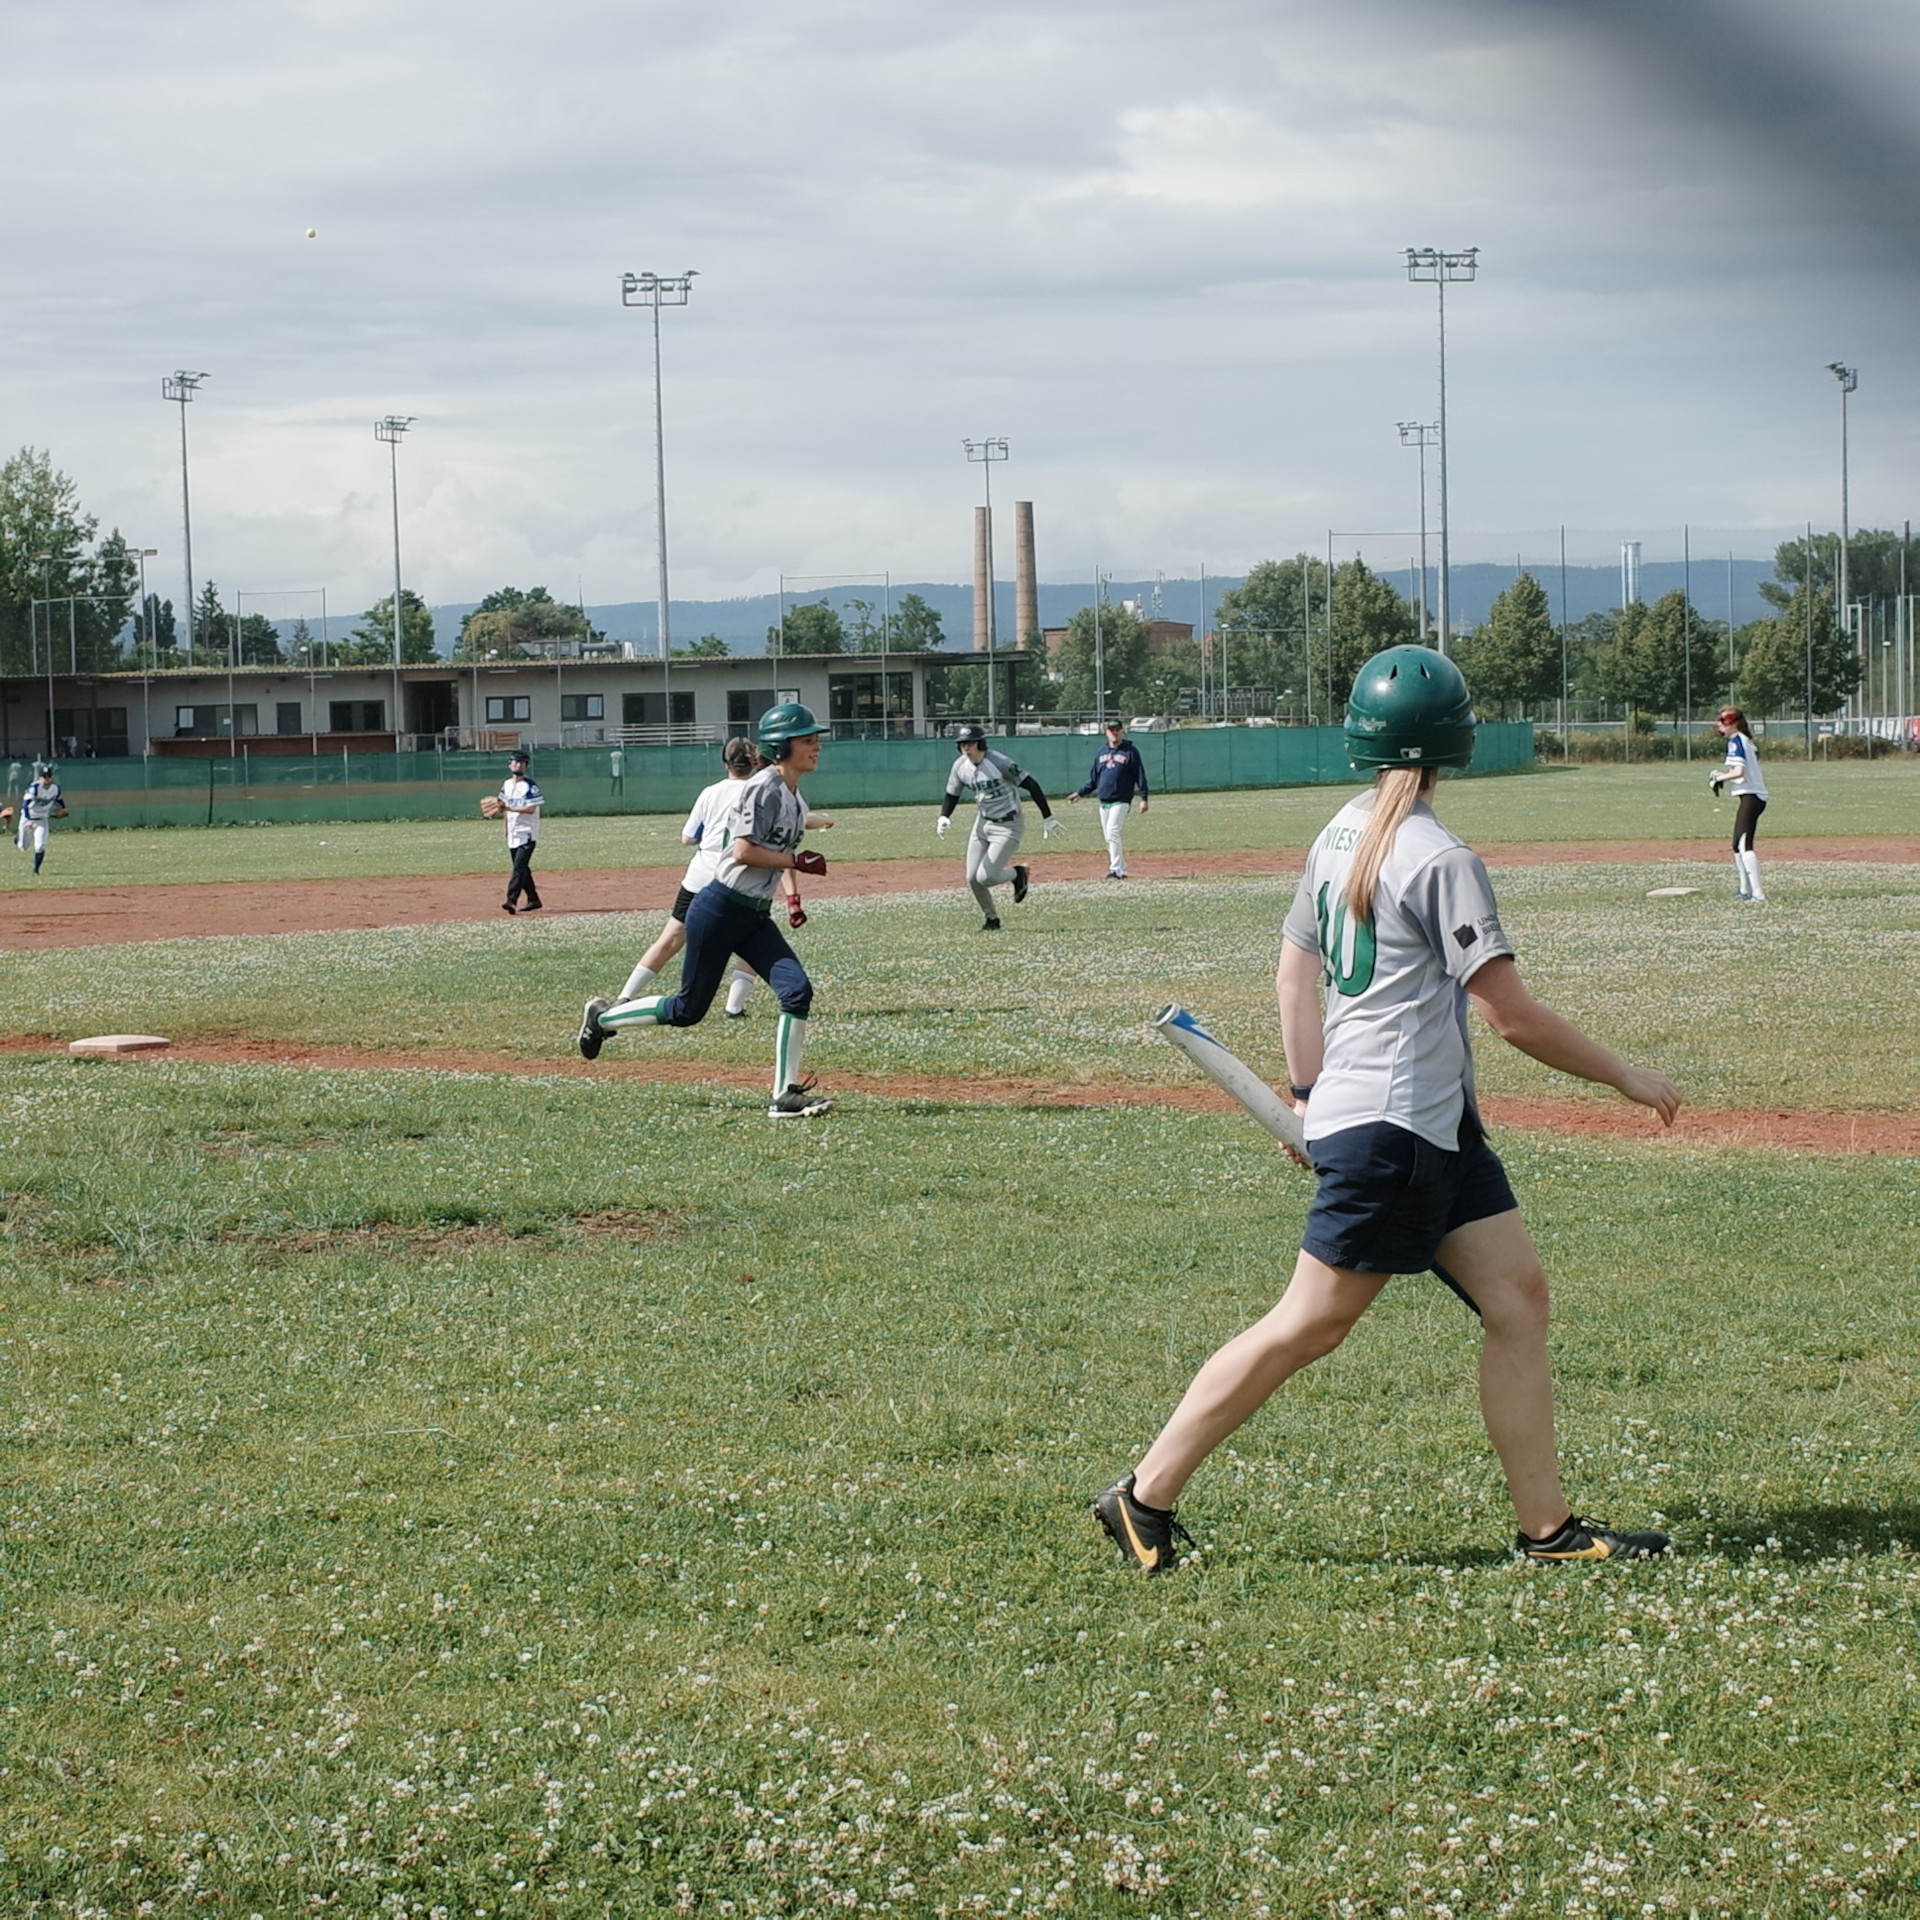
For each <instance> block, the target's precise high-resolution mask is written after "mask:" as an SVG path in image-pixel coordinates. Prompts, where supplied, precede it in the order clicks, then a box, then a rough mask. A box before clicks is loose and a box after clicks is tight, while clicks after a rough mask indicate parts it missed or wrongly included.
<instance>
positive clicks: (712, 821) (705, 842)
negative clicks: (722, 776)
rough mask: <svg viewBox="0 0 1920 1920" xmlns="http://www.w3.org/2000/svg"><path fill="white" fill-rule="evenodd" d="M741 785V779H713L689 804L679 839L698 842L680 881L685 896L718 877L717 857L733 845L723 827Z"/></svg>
mask: <svg viewBox="0 0 1920 1920" xmlns="http://www.w3.org/2000/svg"><path fill="white" fill-rule="evenodd" d="M745 785H746V782H745V781H744V780H734V779H726V780H716V781H715V782H714V783H713V785H712V786H710V787H703V788H702V789H701V791H700V797H699V799H697V800H696V801H695V802H694V803H693V807H692V810H691V811H690V812H689V813H688V815H687V824H686V825H685V826H684V827H682V828H681V829H680V838H681V839H682V840H697V841H698V842H699V846H698V849H697V851H696V852H695V853H694V856H693V858H692V859H691V860H689V861H688V862H687V871H686V874H685V877H684V878H683V879H682V880H681V882H680V884H681V885H682V886H683V887H685V888H686V890H687V891H688V892H689V893H698V892H699V891H700V889H701V888H702V887H704V886H707V885H709V884H711V882H712V881H713V880H714V879H716V878H717V877H718V875H719V872H720V856H721V855H722V854H723V853H725V852H726V850H727V848H728V847H729V846H730V845H731V844H732V842H733V832H732V829H731V828H730V827H729V826H728V824H727V822H728V817H729V815H730V814H731V813H732V811H733V803H734V799H735V797H736V796H737V795H738V794H739V791H740V789H741V788H742V787H743V786H745Z"/></svg>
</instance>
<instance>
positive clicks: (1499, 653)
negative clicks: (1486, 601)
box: [1454, 573, 1560, 719]
mask: <svg viewBox="0 0 1920 1920" xmlns="http://www.w3.org/2000/svg"><path fill="white" fill-rule="evenodd" d="M1454 658H1455V660H1456V661H1457V663H1458V665H1459V667H1460V671H1461V672H1462V673H1464V674H1465V675H1466V676H1467V685H1468V686H1470V687H1471V688H1472V689H1473V699H1474V705H1475V706H1476V707H1477V708H1479V710H1480V711H1481V712H1482V713H1497V714H1499V715H1500V716H1501V717H1502V718H1503V719H1515V718H1517V717H1518V716H1519V714H1520V711H1521V709H1523V708H1525V707H1528V706H1531V705H1534V704H1537V703H1544V702H1546V701H1549V700H1554V699H1557V698H1558V697H1559V693H1560V635H1559V633H1558V631H1557V630H1556V629H1555V627H1554V624H1553V610H1552V608H1551V606H1550V605H1549V604H1548V601H1547V590H1546V588H1545V587H1543V586H1542V585H1541V584H1540V582H1539V581H1538V580H1536V579H1535V578H1534V577H1533V575H1532V574H1530V573H1523V574H1521V575H1520V577H1519V578H1518V579H1517V580H1515V581H1514V583H1513V584H1512V586H1510V587H1507V588H1505V589H1504V590H1503V591H1502V592H1501V594H1500V596H1499V598H1498V599H1497V600H1495V601H1494V603H1493V606H1492V608H1491V609H1490V610H1489V612H1488V614H1487V624H1486V625H1485V626H1484V627H1481V628H1479V629H1477V630H1476V631H1475V632H1473V633H1468V634H1462V635H1461V637H1460V639H1459V640H1458V641H1457V642H1456V644H1455V647H1454Z"/></svg>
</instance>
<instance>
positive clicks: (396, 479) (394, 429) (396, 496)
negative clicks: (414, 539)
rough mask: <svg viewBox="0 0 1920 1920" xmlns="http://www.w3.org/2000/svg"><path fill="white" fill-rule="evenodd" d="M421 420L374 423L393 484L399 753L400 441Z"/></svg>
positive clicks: (392, 417)
mask: <svg viewBox="0 0 1920 1920" xmlns="http://www.w3.org/2000/svg"><path fill="white" fill-rule="evenodd" d="M418 418H419V415H418V414H412V413H389V414H386V415H384V416H383V417H382V418H380V419H378V420H376V421H375V422H374V423H373V437H374V438H375V439H376V440H380V441H384V442H385V444H386V449H387V467H388V471H389V474H390V477H391V479H392V481H393V744H394V748H395V750H396V751H398V749H399V746H400V723H401V721H402V719H404V718H405V716H404V715H403V714H402V713H401V711H400V663H401V662H402V661H403V660H404V659H405V658H406V649H405V645H404V643H403V641H402V638H401V636H402V633H403V631H404V628H403V626H402V620H401V600H400V441H401V439H402V437H403V436H404V435H405V433H406V431H407V429H408V428H409V427H410V426H412V425H413V423H414V421H415V420H417V419H418Z"/></svg>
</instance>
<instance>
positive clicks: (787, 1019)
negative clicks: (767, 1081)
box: [773, 1013, 807, 1100]
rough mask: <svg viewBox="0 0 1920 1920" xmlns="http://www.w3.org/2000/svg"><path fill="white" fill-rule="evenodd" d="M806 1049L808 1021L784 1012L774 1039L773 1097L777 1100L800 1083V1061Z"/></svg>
mask: <svg viewBox="0 0 1920 1920" xmlns="http://www.w3.org/2000/svg"><path fill="white" fill-rule="evenodd" d="M806 1051H807V1023H806V1022H805V1021H804V1020H796V1019H795V1018H794V1017H793V1015H792V1014H790V1013H783V1014H782V1015H781V1016H780V1025H779V1030H778V1031H777V1032H776V1033H775V1035H774V1040H773V1097H774V1098H775V1099H776V1100H778V1099H779V1098H780V1096H781V1095H782V1094H783V1093H785V1092H786V1090H787V1089H788V1088H789V1087H791V1086H797V1085H798V1084H799V1080H800V1062H801V1060H802V1059H803V1058H804V1057H805V1055H806Z"/></svg>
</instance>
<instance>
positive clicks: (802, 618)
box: [767, 600, 847, 653]
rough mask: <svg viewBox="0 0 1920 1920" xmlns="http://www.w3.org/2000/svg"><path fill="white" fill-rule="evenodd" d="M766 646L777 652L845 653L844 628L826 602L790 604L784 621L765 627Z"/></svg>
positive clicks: (813, 601) (845, 633)
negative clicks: (795, 605)
mask: <svg viewBox="0 0 1920 1920" xmlns="http://www.w3.org/2000/svg"><path fill="white" fill-rule="evenodd" d="M767 646H768V648H769V649H770V650H772V651H775V652H779V653H845V652H846V650H847V630H846V628H845V626H844V625H843V624H842V623H841V619H840V616H839V615H838V614H837V613H836V612H834V610H833V609H832V608H831V607H830V606H828V605H826V604H825V602H823V601H819V600H809V601H807V602H806V603H805V604H804V605H801V606H797V607H789V608H788V609H787V613H786V619H785V620H784V622H783V623H782V624H781V625H780V626H777V627H769V628H768V629H767Z"/></svg>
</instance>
